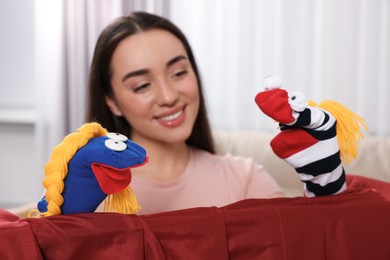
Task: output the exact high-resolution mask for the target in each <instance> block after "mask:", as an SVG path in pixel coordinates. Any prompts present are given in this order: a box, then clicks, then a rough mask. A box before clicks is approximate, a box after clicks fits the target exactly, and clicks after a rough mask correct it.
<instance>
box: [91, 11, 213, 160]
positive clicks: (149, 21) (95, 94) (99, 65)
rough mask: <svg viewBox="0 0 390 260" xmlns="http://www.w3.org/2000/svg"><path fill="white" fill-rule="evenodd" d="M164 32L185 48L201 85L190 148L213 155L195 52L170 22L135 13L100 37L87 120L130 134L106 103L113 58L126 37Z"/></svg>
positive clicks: (118, 21)
mask: <svg viewBox="0 0 390 260" xmlns="http://www.w3.org/2000/svg"><path fill="white" fill-rule="evenodd" d="M152 29H162V30H165V31H168V32H170V33H172V34H173V35H174V36H176V37H177V38H178V39H179V40H180V41H181V42H182V44H183V46H184V48H185V50H186V52H187V55H188V58H189V61H190V63H191V66H192V68H193V70H194V72H195V75H196V78H197V80H198V85H199V98H200V102H199V111H198V115H197V118H196V120H195V124H194V127H193V130H192V132H191V135H190V136H189V138H188V139H187V140H186V143H187V144H188V145H190V146H193V147H196V148H199V149H202V150H206V151H209V152H211V153H214V144H213V140H212V135H211V130H210V124H209V122H208V118H207V112H206V106H205V101H204V96H203V93H202V84H201V80H200V76H199V72H198V68H197V65H196V62H195V58H194V55H193V52H192V49H191V47H190V45H189V43H188V41H187V39H186V37H185V35H184V34H183V33H182V32H181V30H180V29H179V28H178V27H176V26H175V25H174V24H173V23H172V22H170V21H169V20H167V19H165V18H163V17H160V16H157V15H154V14H150V13H145V12H133V13H130V14H128V15H125V16H122V17H119V18H117V19H116V20H114V21H113V22H112V23H111V24H110V25H108V26H107V27H106V28H105V29H104V30H103V32H102V33H101V34H100V36H99V38H98V41H97V44H96V47H95V52H94V55H93V59H92V65H91V71H90V74H89V83H88V91H89V93H88V107H87V115H86V120H87V121H88V122H91V121H96V122H98V123H100V124H102V125H103V127H105V128H106V129H107V130H108V131H110V132H117V133H121V134H124V135H126V136H127V135H129V134H130V133H131V129H132V128H131V125H130V124H129V123H128V122H127V121H126V119H125V118H124V117H117V116H115V115H113V114H112V112H111V110H110V109H109V108H108V106H107V104H106V102H105V96H106V95H107V96H109V97H112V96H113V91H112V86H111V76H112V72H111V69H110V64H111V59H112V55H113V53H114V51H115V49H116V47H117V45H118V44H119V43H120V42H121V41H122V40H123V39H125V38H126V37H129V36H131V35H134V34H137V33H139V32H142V31H148V30H152Z"/></svg>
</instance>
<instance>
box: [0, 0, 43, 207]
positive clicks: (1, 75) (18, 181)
mask: <svg viewBox="0 0 390 260" xmlns="http://www.w3.org/2000/svg"><path fill="white" fill-rule="evenodd" d="M33 13H34V1H32V0H17V1H0V35H1V41H0V82H1V84H0V93H1V94H0V207H9V206H14V205H18V204H23V203H26V202H31V201H32V200H36V199H37V198H38V197H39V195H40V193H41V192H42V189H41V184H40V182H41V179H42V176H43V175H42V173H41V171H40V170H39V169H38V167H37V165H36V158H35V153H34V150H35V148H34V146H35V145H36V144H35V141H34V129H35V126H34V124H35V118H36V114H35V86H34V82H35V78H34V75H35V73H34V16H33Z"/></svg>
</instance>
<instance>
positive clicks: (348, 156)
mask: <svg viewBox="0 0 390 260" xmlns="http://www.w3.org/2000/svg"><path fill="white" fill-rule="evenodd" d="M308 104H309V106H314V107H319V108H321V109H324V110H326V111H328V112H329V113H331V114H332V115H333V116H334V117H335V118H336V120H337V124H336V135H337V141H338V143H339V146H340V157H341V160H342V161H343V162H344V163H346V164H348V163H350V162H352V161H353V160H354V159H356V157H357V155H358V148H359V140H360V139H364V136H363V134H362V132H361V127H360V125H362V126H363V127H364V128H365V129H366V130H368V127H367V125H366V124H365V122H364V119H363V118H361V117H360V116H358V115H357V114H355V113H354V112H352V111H351V110H349V109H348V108H346V107H345V106H343V105H341V104H340V103H338V102H336V101H332V100H324V101H322V102H321V103H319V104H316V103H315V102H314V101H311V100H310V101H308Z"/></svg>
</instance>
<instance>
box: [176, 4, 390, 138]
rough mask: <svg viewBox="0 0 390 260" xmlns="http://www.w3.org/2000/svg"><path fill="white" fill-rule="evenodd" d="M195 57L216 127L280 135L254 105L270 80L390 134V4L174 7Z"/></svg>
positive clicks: (179, 24)
mask: <svg viewBox="0 0 390 260" xmlns="http://www.w3.org/2000/svg"><path fill="white" fill-rule="evenodd" d="M170 18H171V19H172V20H173V21H174V22H175V23H176V24H177V25H178V26H179V27H181V28H182V29H183V30H184V32H185V33H186V35H187V36H188V38H189V39H190V42H191V43H192V45H193V48H194V50H195V55H196V56H197V58H198V63H199V64H198V65H199V67H200V70H201V73H202V76H203V81H204V88H205V92H206V96H207V102H208V105H209V111H210V117H211V121H212V124H213V126H214V128H218V129H225V130H231V131H235V130H240V129H246V130H256V131H274V130H275V131H276V125H275V123H274V122H273V121H272V120H271V119H269V118H267V117H265V116H264V115H263V114H262V113H261V112H260V111H259V110H258V108H257V107H256V105H255V103H254V102H253V99H254V96H255V95H256V93H257V92H258V91H260V90H261V89H262V79H263V78H264V77H266V76H268V75H270V74H274V75H278V76H280V77H281V78H282V80H283V87H284V88H286V89H288V90H291V91H295V90H299V91H302V92H304V93H305V95H306V97H307V98H308V99H313V100H315V101H317V102H319V101H321V100H325V99H331V100H335V101H338V102H340V103H342V104H344V105H345V106H347V107H349V108H350V109H351V110H353V111H355V112H356V113H358V114H359V115H361V116H362V117H363V118H365V119H366V122H367V124H368V126H369V127H370V130H369V133H370V134H378V135H390V120H389V119H390V118H389V116H388V112H387V111H388V108H387V103H388V101H389V100H390V76H389V74H390V1H389V0H375V1H373V0H342V1H340V0H242V1H241V0H213V1H208V0H197V1H181V0H171V4H170Z"/></svg>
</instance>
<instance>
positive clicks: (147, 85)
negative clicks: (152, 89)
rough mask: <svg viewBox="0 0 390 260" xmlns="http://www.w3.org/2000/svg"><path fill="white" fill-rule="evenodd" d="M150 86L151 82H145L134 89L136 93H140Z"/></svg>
mask: <svg viewBox="0 0 390 260" xmlns="http://www.w3.org/2000/svg"><path fill="white" fill-rule="evenodd" d="M149 86H150V83H145V84H142V85H139V86H137V87H135V88H134V89H133V92H134V93H139V92H142V91H144V90H145V89H146V88H147V87H149Z"/></svg>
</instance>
